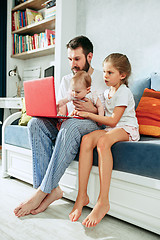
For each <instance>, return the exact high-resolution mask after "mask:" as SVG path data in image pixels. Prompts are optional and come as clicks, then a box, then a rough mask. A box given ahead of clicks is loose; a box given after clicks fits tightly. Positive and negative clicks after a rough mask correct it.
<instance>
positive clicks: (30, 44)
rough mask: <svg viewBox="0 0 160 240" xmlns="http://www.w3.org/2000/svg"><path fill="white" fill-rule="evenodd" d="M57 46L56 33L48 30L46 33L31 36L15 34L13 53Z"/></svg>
mask: <svg viewBox="0 0 160 240" xmlns="http://www.w3.org/2000/svg"><path fill="white" fill-rule="evenodd" d="M54 44H55V31H52V30H49V29H46V30H45V32H42V33H39V34H37V33H36V34H34V35H32V36H30V35H25V36H23V35H19V34H13V52H12V54H13V55H14V54H18V53H22V52H27V51H31V50H34V49H38V48H46V47H48V46H50V45H54Z"/></svg>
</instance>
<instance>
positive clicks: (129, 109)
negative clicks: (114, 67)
mask: <svg viewBox="0 0 160 240" xmlns="http://www.w3.org/2000/svg"><path fill="white" fill-rule="evenodd" d="M109 90H110V89H107V90H106V91H105V92H104V102H105V116H111V115H112V113H113V110H114V108H115V107H116V106H117V107H118V106H126V109H125V111H124V113H123V115H122V117H121V119H120V120H119V122H118V124H117V126H124V125H128V126H133V127H138V122H137V118H136V114H135V102H134V98H133V94H132V92H131V90H130V89H129V88H128V87H127V86H126V85H125V84H122V85H121V86H120V87H119V88H118V90H117V91H116V93H115V94H114V95H113V97H112V98H110V99H109V98H108V93H109Z"/></svg>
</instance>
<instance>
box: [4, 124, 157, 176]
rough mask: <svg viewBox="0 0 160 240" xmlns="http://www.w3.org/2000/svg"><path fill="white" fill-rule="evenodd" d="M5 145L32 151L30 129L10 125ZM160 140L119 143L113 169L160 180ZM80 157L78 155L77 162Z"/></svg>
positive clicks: (95, 161)
mask: <svg viewBox="0 0 160 240" xmlns="http://www.w3.org/2000/svg"><path fill="white" fill-rule="evenodd" d="M5 143H7V144H11V145H14V146H18V147H22V148H26V149H30V144H29V138H28V129H27V127H25V126H17V125H10V126H7V127H6V129H5ZM159 152H160V139H158V138H153V137H150V136H141V139H140V141H139V142H118V143H115V144H114V145H113V146H112V154H113V169H114V170H118V171H122V172H127V173H132V174H137V175H141V176H145V177H150V178H155V179H160V154H159ZM78 159H79V156H78V154H77V156H76V159H75V160H76V161H78ZM93 165H94V166H98V154H97V150H96V149H94V160H93Z"/></svg>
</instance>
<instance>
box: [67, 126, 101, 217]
mask: <svg viewBox="0 0 160 240" xmlns="http://www.w3.org/2000/svg"><path fill="white" fill-rule="evenodd" d="M105 133H106V132H105V131H104V130H97V131H94V132H92V133H89V134H87V135H85V136H84V137H83V138H82V142H81V147H80V155H79V190H78V196H77V199H76V202H75V205H74V207H73V209H72V211H71V213H70V214H69V218H70V220H71V221H77V220H78V219H79V217H80V216H81V213H82V209H83V207H84V206H86V205H87V204H88V203H89V197H88V195H87V185H88V180H89V175H90V171H91V168H92V163H93V149H94V148H95V147H96V145H97V141H98V139H99V138H100V136H102V135H104V134H105Z"/></svg>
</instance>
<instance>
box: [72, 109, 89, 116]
mask: <svg viewBox="0 0 160 240" xmlns="http://www.w3.org/2000/svg"><path fill="white" fill-rule="evenodd" d="M75 111H76V114H75V115H77V116H79V117H82V118H89V114H90V113H89V112H82V111H77V110H75Z"/></svg>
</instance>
